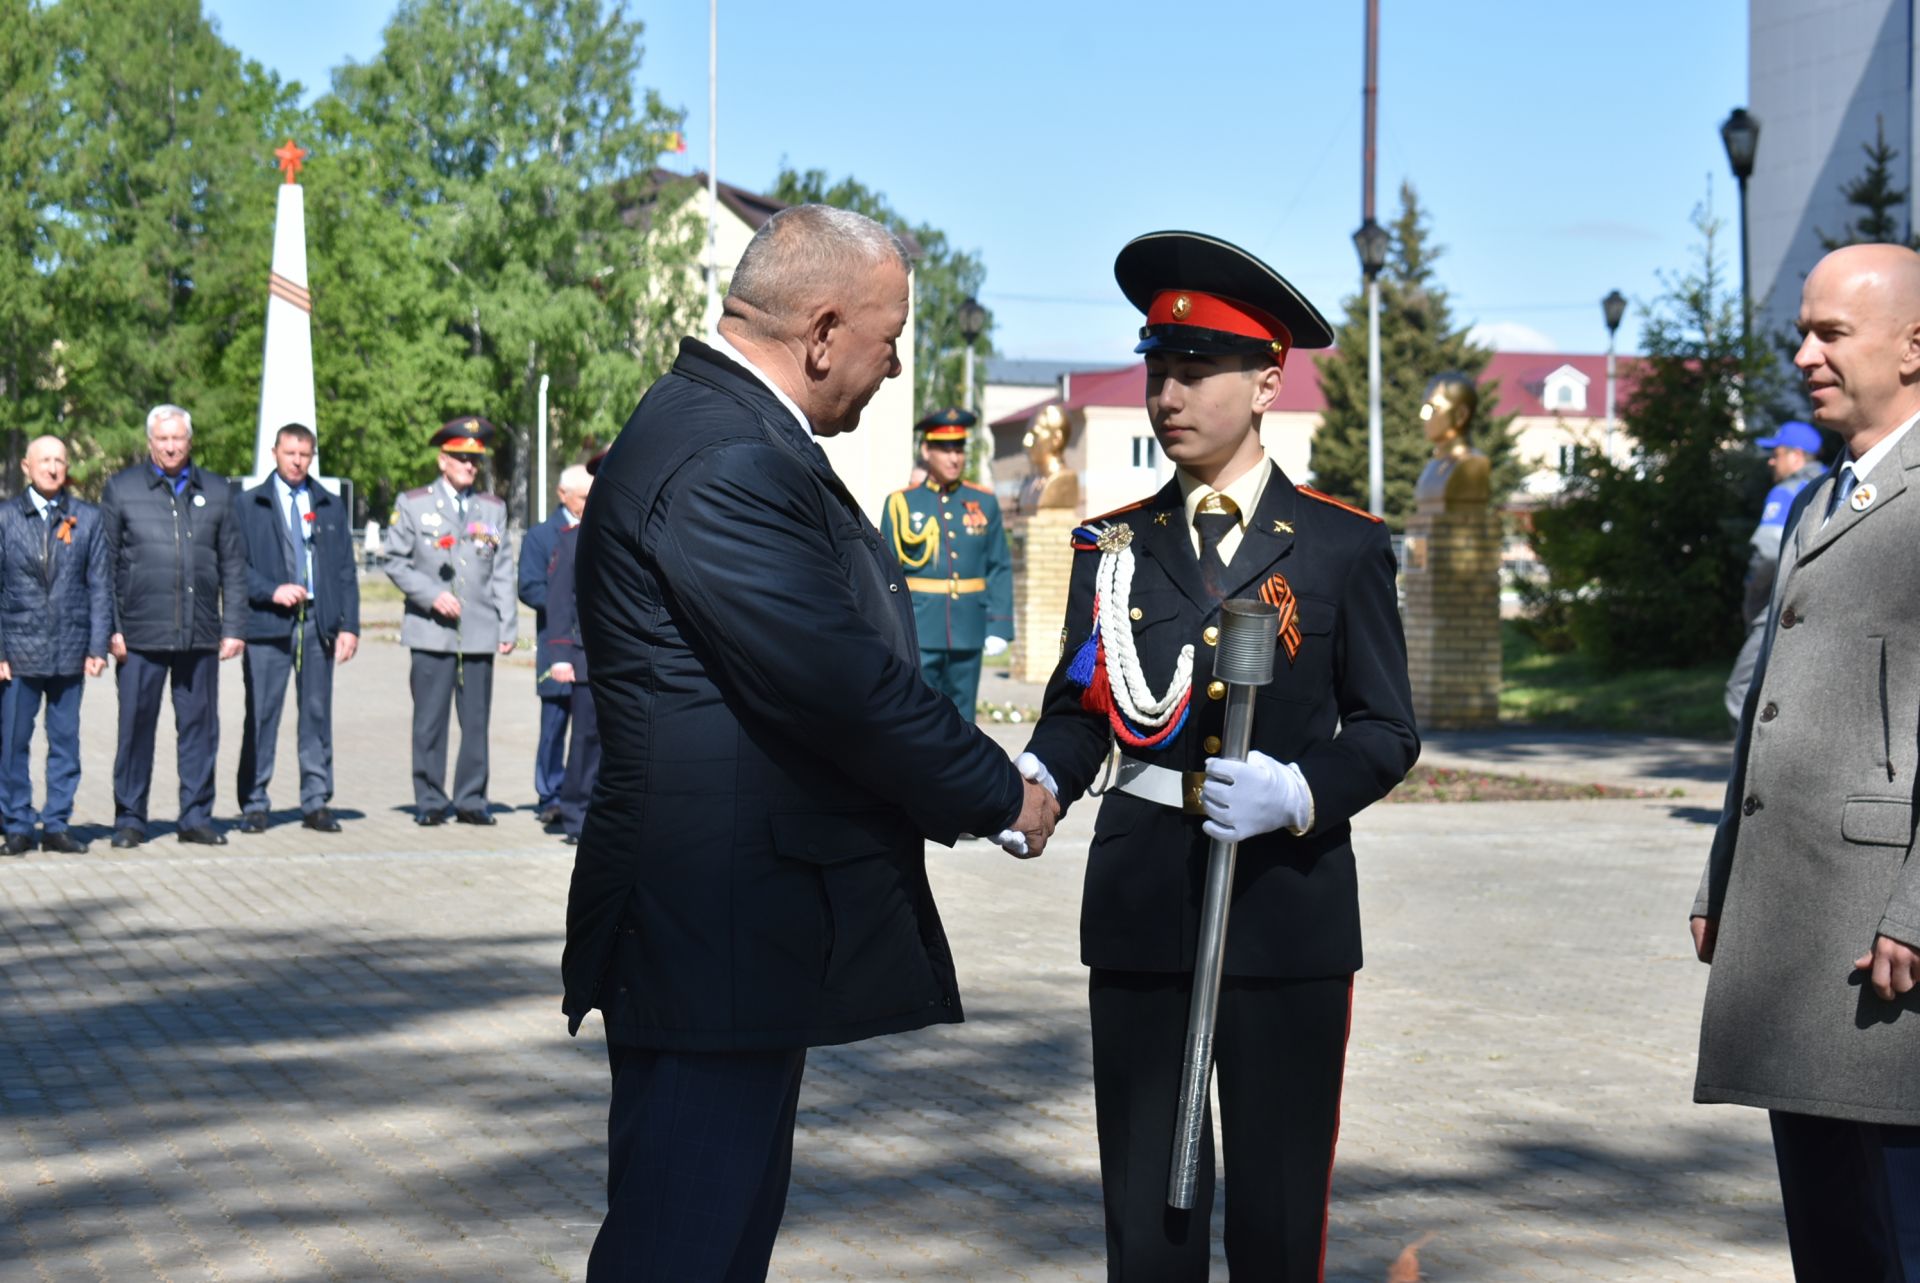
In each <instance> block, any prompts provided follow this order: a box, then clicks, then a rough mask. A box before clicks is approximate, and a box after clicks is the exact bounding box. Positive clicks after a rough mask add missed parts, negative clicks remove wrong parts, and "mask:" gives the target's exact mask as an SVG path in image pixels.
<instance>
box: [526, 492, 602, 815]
mask: <svg viewBox="0 0 1920 1283" xmlns="http://www.w3.org/2000/svg"><path fill="white" fill-rule="evenodd" d="M592 487H593V477H592V476H591V475H589V473H588V472H587V470H586V468H584V467H582V466H581V465H579V464H577V463H576V464H573V465H571V466H569V467H567V468H564V469H562V470H561V472H560V481H559V483H558V484H557V485H555V486H554V488H553V493H554V497H555V498H557V499H559V500H560V506H559V507H557V508H555V509H554V510H553V511H552V512H551V513H549V514H548V516H547V519H546V520H545V521H543V522H541V523H540V524H539V525H537V526H535V527H534V528H533V529H531V530H529V531H527V534H526V537H525V538H524V539H522V540H521V541H520V576H519V578H520V604H521V605H523V606H526V607H527V608H528V609H530V610H532V611H533V646H534V654H535V655H541V654H543V653H544V652H545V651H546V649H547V631H548V623H547V582H548V579H549V572H550V569H551V567H552V565H553V550H554V547H555V545H556V544H557V543H558V542H559V537H560V533H561V532H562V531H565V530H572V529H573V528H574V527H576V526H578V525H579V524H580V513H581V511H582V510H583V509H585V508H586V506H587V491H588V490H590V489H591V488H592ZM538 663H539V674H540V675H539V677H538V679H537V680H536V681H535V682H534V694H536V695H538V696H539V697H540V742H539V744H538V745H537V746H536V747H535V748H534V751H533V794H534V800H535V805H536V808H537V809H538V811H539V813H540V822H541V823H542V824H553V823H556V822H558V821H559V820H560V782H561V778H562V777H563V776H564V775H565V774H566V770H567V722H568V719H569V713H568V710H569V709H570V708H571V707H572V705H573V692H572V691H571V690H569V689H568V688H567V687H566V686H565V685H564V684H562V683H560V682H556V681H554V680H553V678H552V677H550V676H549V675H548V671H549V665H548V663H547V661H546V660H545V659H541V660H539V661H538ZM572 835H573V836H574V837H578V836H579V831H578V830H573V832H572Z"/></svg>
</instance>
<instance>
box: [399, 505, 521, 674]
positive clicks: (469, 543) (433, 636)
mask: <svg viewBox="0 0 1920 1283" xmlns="http://www.w3.org/2000/svg"><path fill="white" fill-rule="evenodd" d="M386 570H387V578H389V579H391V580H393V582H394V584H395V585H396V586H397V587H398V588H399V589H400V591H401V592H403V593H405V594H406V596H407V609H406V617H405V618H404V619H403V620H402V621H401V623H400V643H401V644H402V645H403V646H408V647H410V648H412V649H414V650H430V651H438V652H441V653H443V654H454V653H459V654H463V655H481V654H488V653H491V652H492V651H494V650H495V649H496V648H497V647H498V646H499V645H500V644H501V643H503V642H510V641H513V640H514V636H515V633H516V632H517V631H518V629H519V626H520V618H519V605H518V603H517V602H516V601H515V599H514V562H513V545H512V539H511V537H510V536H509V535H508V533H507V505H506V504H505V503H504V502H502V501H501V500H500V499H499V498H498V497H496V496H494V495H490V494H482V493H481V492H480V491H478V490H475V491H473V492H472V493H471V494H470V495H469V496H468V499H467V513H466V519H465V522H464V524H463V523H462V521H461V518H460V515H459V512H458V509H457V508H456V507H455V505H454V503H453V502H452V501H451V500H450V499H449V498H448V497H447V487H446V486H445V485H443V484H441V483H440V482H438V481H436V482H434V483H433V484H432V485H430V486H422V487H420V488H419V489H418V490H409V491H407V492H406V493H405V494H403V495H401V496H400V497H399V498H398V499H397V500H395V501H394V505H393V521H392V522H391V523H389V524H388V526H387V543H386ZM443 592H451V593H452V594H453V595H454V596H456V597H458V598H459V599H460V618H459V619H458V620H452V619H448V618H446V617H445V616H443V615H439V614H436V613H435V612H434V609H433V602H434V599H435V598H437V597H439V595H440V594H441V593H443Z"/></svg>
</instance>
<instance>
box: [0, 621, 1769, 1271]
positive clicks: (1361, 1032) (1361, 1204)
mask: <svg viewBox="0 0 1920 1283" xmlns="http://www.w3.org/2000/svg"><path fill="white" fill-rule="evenodd" d="M238 676H239V674H238V672H237V670H236V669H235V668H234V666H232V665H227V666H226V667H225V668H224V669H223V672H222V677H223V681H222V685H223V686H224V687H225V689H224V690H223V692H222V696H223V709H224V710H225V714H226V717H225V721H224V723H223V729H224V731H225V732H226V733H225V735H224V741H223V748H222V767H221V775H220V781H221V794H220V796H221V805H220V808H219V810H220V814H221V815H222V816H223V817H230V816H231V815H232V813H233V811H234V809H235V808H234V802H233V791H232V776H233V771H232V761H233V758H234V756H235V755H236V753H237V748H238V740H239V735H238V720H237V719H238V716H239V694H240V690H239V681H238ZM531 684H532V670H531V667H530V666H529V665H527V664H526V663H525V662H524V661H520V662H509V663H505V664H503V665H502V666H501V670H500V672H499V674H498V680H497V682H496V708H495V723H494V734H493V741H492V742H493V758H494V764H495V773H494V776H495V778H494V789H493V794H494V797H495V799H496V804H497V805H501V806H511V807H515V808H518V810H517V811H515V812H514V813H503V814H502V815H501V817H500V823H499V825H498V826H496V827H494V828H490V829H479V828H469V827H456V826H447V827H444V828H440V829H433V830H420V829H417V828H415V827H414V826H413V825H412V824H411V823H410V822H409V819H408V815H407V813H406V807H407V804H408V800H409V788H408V782H407V775H408V766H407V734H406V730H407V716H408V702H407V691H406V661H405V652H404V651H402V650H401V649H400V648H399V647H398V646H396V645H393V644H391V643H390V642H383V641H379V640H377V639H376V640H374V641H373V642H371V643H370V645H369V646H368V648H367V649H366V650H365V651H364V652H363V654H362V656H361V657H360V658H359V659H356V660H355V661H354V662H353V663H352V664H350V665H348V666H346V668H345V669H343V670H342V672H341V674H340V681H339V687H338V695H337V699H338V712H337V722H338V724H339V727H340V730H339V736H338V742H339V746H340V750H341V751H340V758H341V761H340V770H339V777H340V783H339V798H338V801H339V802H340V804H341V813H342V815H343V817H344V818H345V820H346V823H347V830H346V832H345V833H343V834H340V835H337V836H332V837H328V836H322V835H316V834H312V833H308V832H307V831H306V830H303V829H301V828H299V827H298V826H297V824H295V823H293V822H292V819H293V818H294V816H295V812H293V811H292V810H291V809H288V810H287V811H285V812H283V813H282V818H284V819H286V820H287V822H286V823H284V824H282V825H281V826H279V827H277V828H276V829H275V830H273V831H272V832H270V833H268V834H266V835H264V836H260V837H243V836H240V835H238V834H235V835H233V836H232V844H231V845H230V846H227V847H225V848H218V849H208V848H201V847H187V846H181V845H178V844H177V843H176V842H174V841H173V839H172V837H171V827H170V825H164V826H163V825H156V831H157V832H159V833H160V834H161V835H162V836H161V837H160V839H159V840H157V841H155V842H153V843H151V844H149V845H148V846H146V847H144V848H141V849H140V850H138V851H135V852H131V853H122V852H112V851H109V850H108V849H107V847H106V845H105V843H104V841H99V842H98V843H97V844H96V846H95V848H94V850H93V852H92V853H90V854H88V855H86V856H81V857H62V856H52V855H47V854H43V853H42V854H35V855H32V856H30V857H28V858H26V859H24V860H0V933H4V940H0V949H4V950H5V955H4V956H5V962H4V965H3V966H0V1279H4V1280H8V1281H11V1280H14V1279H34V1280H45V1281H48V1283H65V1281H66V1280H76V1279H108V1280H120V1279H149V1278H153V1279H175V1280H188V1279H220V1280H243V1279H245V1280H251V1279H288V1280H309V1279H312V1280H319V1279H350V1280H359V1279H396V1280H397V1279H409V1280H411V1279H456V1280H466V1279H483V1278H501V1279H515V1280H520V1279H525V1280H541V1279H575V1280H577V1279H580V1278H581V1277H582V1276H583V1274H584V1263H585V1258H586V1251H587V1247H588V1245H589V1243H590V1242H591V1238H592V1234H593V1232H594V1229H595V1227H596V1225H597V1222H598V1218H599V1210H600V1207H601V1190H600V1181H601V1176H602V1168H601V1144H602V1125H603V1119H604V1109H605V1100H606V1083H605V1062H604V1054H603V1048H602V1043H601V1039H600V1037H599V1031H598V1028H597V1026H594V1025H591V1024H590V1025H589V1026H588V1027H587V1028H585V1029H583V1030H582V1033H581V1036H580V1037H579V1038H577V1039H569V1038H567V1036H566V1032H565V1025H564V1021H563V1018H562V1017H561V1015H560V1012H559V1009H558V1003H559V976H558V963H559V955H560V949H561V927H562V913H563V908H564V904H565V896H566V885H567V877H568V871H569V868H570V859H569V855H568V848H565V847H563V846H561V845H560V844H559V843H558V841H557V840H556V839H555V838H553V837H552V836H551V835H545V834H542V833H541V832H540V830H539V828H538V827H537V825H536V823H535V821H534V819H533V817H532V815H531V814H530V813H529V810H528V808H530V806H531V803H532V800H533V799H532V789H531V778H530V776H531V761H532V744H533V735H534V728H535V707H534V699H533V696H532V693H531ZM113 713H114V699H113V693H112V691H111V689H110V686H109V683H108V682H107V681H106V680H104V679H103V680H101V681H97V682H94V683H90V686H89V691H88V695H87V701H86V706H85V731H84V734H85V742H86V749H87V751H86V758H85V769H86V778H85V780H84V783H83V788H82V794H81V806H80V814H79V816H78V819H79V821H80V822H81V823H83V824H91V825H94V826H104V823H105V822H106V821H107V820H108V819H110V794H109V787H108V781H109V775H110V770H111V757H112V751H113V744H114V730H113ZM996 729H997V731H998V732H999V734H998V738H1000V739H1001V740H1002V742H1003V743H1008V744H1010V745H1013V746H1015V747H1017V746H1018V744H1019V742H1020V739H1021V738H1022V736H1021V730H1022V729H1023V728H1015V727H1008V728H996ZM286 734H287V738H286V741H285V742H284V743H283V745H282V748H281V761H282V762H283V763H291V762H292V761H293V760H294V759H293V755H292V744H291V734H292V726H291V721H289V722H288V725H287V728H286ZM163 742H164V737H163ZM174 787H175V786H174V783H173V778H172V776H171V774H170V764H165V763H163V767H162V770H161V771H160V772H157V775H156V780H155V790H154V793H155V799H156V807H155V816H156V819H158V818H162V817H167V818H170V817H171V815H172V814H173V797H174ZM279 792H280V793H281V795H282V796H283V797H284V798H286V799H287V802H288V803H289V807H290V803H291V800H292V796H293V795H292V793H291V792H290V791H289V790H286V789H281V790H279ZM1703 809H1704V808H1702V807H1701V806H1700V805H1699V803H1698V801H1697V800H1696V799H1686V800H1683V801H1673V800H1662V801H1615V802H1575V803H1483V804H1473V805H1456V806H1444V807H1441V806H1400V807H1381V808H1376V809H1375V810H1374V811H1373V812H1371V813H1369V814H1368V815H1367V816H1365V817H1363V820H1362V822H1361V825H1360V838H1359V844H1360V847H1359V849H1360V856H1361V858H1360V864H1361V869H1362V880H1363V898H1364V911H1365V914H1366V920H1367V930H1368V942H1369V943H1368V965H1367V968H1366V970H1365V971H1363V972H1362V973H1361V977H1360V980H1359V984H1358V989H1357V997H1356V1004H1355V1015H1354V1029H1353V1036H1352V1043H1351V1047H1350V1054H1349V1071H1348V1080H1347V1087H1346V1106H1345V1124H1344V1127H1343V1130H1342V1133H1341V1138H1340V1158H1339V1166H1338V1172H1337V1175H1336V1179H1335V1188H1334V1200H1335V1203H1334V1214H1333V1223H1332V1229H1331V1235H1330V1239H1331V1241H1330V1244H1329V1248H1328V1277H1329V1278H1330V1279H1334V1280H1342V1281H1348V1280H1368V1281H1377V1280H1380V1279H1382V1278H1384V1277H1385V1276H1386V1273H1387V1270H1388V1268H1389V1265H1390V1263H1391V1262H1392V1261H1393V1259H1394V1257H1395V1255H1396V1254H1397V1253H1398V1252H1399V1251H1400V1249H1401V1248H1402V1247H1403V1246H1404V1245H1406V1244H1408V1243H1410V1242H1414V1241H1416V1240H1419V1239H1422V1238H1423V1237H1425V1236H1429V1235H1430V1236H1431V1238H1430V1239H1428V1241H1427V1243H1426V1246H1425V1247H1424V1248H1423V1249H1422V1252H1421V1262H1422V1265H1423V1267H1424V1269H1425V1271H1426V1277H1428V1278H1431V1279H1438V1280H1522V1279H1553V1280H1563V1279H1609V1280H1628V1279H1633V1280H1642V1279H1654V1280H1670V1279H1671V1280H1677V1279H1712V1278H1718V1279H1743V1280H1753V1279H1785V1278H1787V1277H1788V1271H1787V1267H1786V1262H1785V1250H1784V1241H1783V1237H1782V1234H1781V1231H1780V1228H1779V1212H1778V1205H1777V1202H1778V1200H1777V1194H1776V1192H1775V1188H1774V1185H1773V1177H1772V1167H1771V1160H1770V1152H1769V1149H1768V1147H1767V1143H1766V1137H1765V1125H1764V1120H1763V1119H1762V1118H1761V1117H1760V1116H1759V1115H1758V1114H1757V1113H1754V1112H1753V1111H1745V1110H1733V1109H1704V1108H1699V1107H1696V1106H1694V1105H1692V1104H1691V1103H1689V1088H1690V1083H1691V1072H1692V1063H1693V1056H1694V1036H1695V1030H1696V1023H1695V1022H1696V1020H1697V1016H1698V1010H1699V999H1700V993H1701V989H1702V985H1703V982H1704V977H1705V972H1704V969H1703V968H1700V967H1699V966H1698V965H1697V964H1695V963H1693V962H1692V960H1691V956H1690V953H1689V952H1688V950H1687V947H1686V923H1685V913H1686V909H1687V906H1688V903H1689V901H1690V897H1691V891H1692V886H1693V883H1694V880H1695V878H1696V876H1697V873H1698V868H1699V861H1700V859H1701V858H1702V855H1703V853H1704V851H1705V846H1706V841H1707V837H1708V834H1709V833H1710V831H1711V830H1710V828H1709V826H1708V824H1707V823H1705V822H1703V819H1702V814H1701V813H1702V811H1703ZM1091 821H1092V810H1091V808H1090V807H1082V808H1078V809H1077V810H1076V811H1075V813H1074V814H1073V815H1072V816H1070V817H1069V819H1068V822H1067V823H1066V825H1065V826H1063V828H1062V831H1061V834H1060V837H1059V838H1058V839H1057V840H1056V843H1055V845H1054V847H1053V848H1052V849H1051V850H1050V851H1049V853H1048V854H1047V855H1046V856H1045V857H1043V858H1042V859H1040V860H1038V861H1031V862H1025V863H1018V862H1014V861H1012V860H1009V859H1008V858H1007V857H1005V856H1003V855H1001V854H1000V853H999V852H998V851H996V850H992V849H990V848H987V847H985V846H984V845H983V844H980V843H968V844H965V845H963V846H962V847H961V848H959V849H957V850H955V851H953V852H943V851H939V850H938V849H936V850H935V853H934V857H933V860H932V865H933V869H934V878H935V882H936V890H937V892H938V893H939V896H940V902H941V905H942V907H943V910H944V913H945V916H946V920H947V925H948V931H949V934H950V936H951V937H952V940H953V944H954V949H955V953H956V955H957V957H958V959H959V962H960V968H961V981H962V991H963V994H964V995H965V999H966V1003H967V1010H968V1021H967V1023H966V1024H964V1025H960V1026H952V1027H946V1028H942V1029H938V1030H933V1031H926V1032H922V1033H919V1034H914V1035H910V1036H905V1037H900V1038H894V1039H886V1040H880V1041H875V1042H870V1043H864V1044H858V1045H855V1046H852V1047H844V1048H833V1049H827V1050H822V1051H817V1052H815V1053H814V1054H813V1055H812V1056H811V1057H810V1061H809V1066H808V1073H807V1079H806V1087H805V1090H804V1092H803V1095H802V1101H801V1114H800V1134H799V1141H798V1157H797V1161H796V1167H795V1174H794V1186H793V1195H792V1199H791V1203H790V1207H789V1212H788V1216H787V1221H786V1226H785V1229H784V1231H783V1233H782V1237H781V1240H780V1245H779V1248H778V1251H777V1253H776V1256H775V1260H774V1269H773V1277H774V1278H776V1279H781V1280H848V1279H857V1280H866V1279H915V1280H960V1279H993V1280H999V1279H1024V1280H1045V1281H1047V1283H1055V1281H1065V1280H1097V1279H1100V1278H1102V1277H1103V1276H1104V1268H1103V1263H1102V1262H1103V1251H1102V1247H1103V1239H1102V1232H1101V1226H1100V1215H1099V1180H1098V1171H1097V1165H1096V1162H1095V1151H1094V1137H1093V1111H1092V1098H1091V1090H1090V1087H1089V1083H1088V1065H1087V1031H1086V1021H1085V1016H1084V999H1085V990H1084V986H1085V975H1084V972H1083V970H1082V969H1081V968H1080V967H1079V965H1078V963H1077V961H1076V945H1075V939H1074V920H1075V914H1076V912H1077V902H1078V890H1079V883H1080V878H1081V874H1082V870H1083V867H1084V861H1085V855H1086V844H1087V841H1088V838H1089V835H1090V832H1091ZM93 835H94V836H96V837H98V838H104V837H105V832H104V828H95V829H94V833H93ZM1215 1277H1216V1278H1225V1277H1226V1274H1225V1268H1224V1265H1223V1264H1219V1263H1216V1272H1215Z"/></svg>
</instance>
